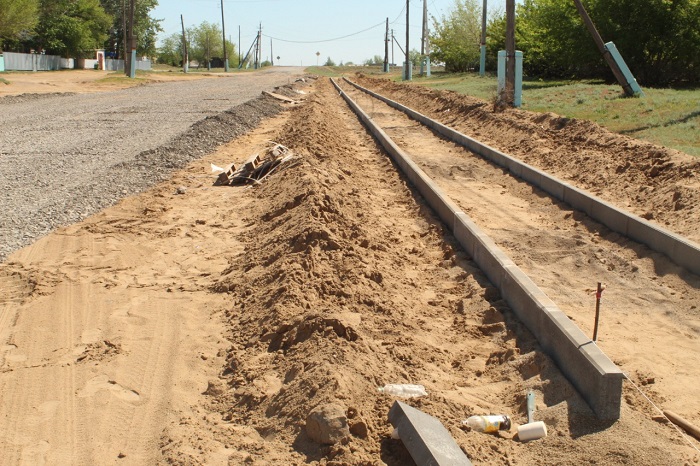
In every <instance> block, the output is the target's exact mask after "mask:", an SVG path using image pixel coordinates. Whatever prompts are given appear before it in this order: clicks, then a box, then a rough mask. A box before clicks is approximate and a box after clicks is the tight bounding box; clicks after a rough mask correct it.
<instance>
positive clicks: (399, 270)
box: [208, 81, 670, 465]
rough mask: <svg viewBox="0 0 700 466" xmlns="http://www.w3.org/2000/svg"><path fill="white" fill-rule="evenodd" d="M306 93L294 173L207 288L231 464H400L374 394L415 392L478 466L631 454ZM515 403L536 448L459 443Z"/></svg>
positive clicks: (293, 140) (327, 110)
mask: <svg viewBox="0 0 700 466" xmlns="http://www.w3.org/2000/svg"><path fill="white" fill-rule="evenodd" d="M317 87H318V91H317V93H315V94H314V95H313V97H311V98H310V99H309V101H308V102H307V104H305V105H304V106H303V107H299V108H296V109H295V110H293V111H292V115H291V116H290V119H289V122H288V123H287V124H286V126H285V127H284V129H283V130H282V131H281V132H280V133H281V134H279V135H276V137H275V141H277V142H279V143H281V144H284V145H286V146H287V147H289V148H290V149H291V150H292V151H294V153H296V154H297V155H299V156H300V160H299V162H298V163H297V164H296V165H294V166H293V167H291V168H288V169H286V170H285V171H283V172H281V173H280V174H279V175H278V176H276V177H275V178H274V179H271V180H269V181H268V182H266V183H265V184H263V185H262V186H260V187H256V188H254V189H253V190H251V191H249V192H251V193H253V195H254V196H255V198H256V202H255V206H254V207H252V208H250V209H248V210H246V211H245V213H244V214H243V215H244V219H243V221H244V222H245V223H246V224H248V225H249V232H248V233H247V234H246V235H244V236H242V237H241V240H242V241H244V243H245V250H244V251H243V252H241V253H238V254H233V255H231V256H230V258H229V264H230V265H229V267H228V268H227V269H226V271H224V272H223V274H222V276H221V277H220V279H219V280H218V281H217V283H215V284H214V285H213V286H212V289H213V290H215V291H218V292H228V293H230V296H231V299H232V303H233V304H232V307H231V308H230V309H229V310H228V311H227V312H226V315H227V316H228V319H229V321H230V324H231V330H230V338H231V340H232V342H233V344H232V347H231V348H230V350H229V351H228V352H227V356H226V358H227V366H226V368H225V369H224V371H223V373H222V378H223V380H224V381H225V382H224V383H225V385H226V388H224V389H217V390H208V392H210V393H211V394H212V395H211V398H212V405H211V406H212V409H214V410H216V411H218V413H219V414H220V415H221V417H222V418H223V419H224V421H225V422H227V423H230V425H232V426H246V429H250V430H249V431H246V432H247V433H246V435H245V436H244V438H242V439H241V438H236V437H235V436H233V435H232V436H231V437H230V438H229V439H228V440H227V441H226V443H228V444H229V445H233V446H234V447H235V448H236V449H237V450H238V453H237V455H238V456H237V457H236V458H234V457H232V458H231V459H232V460H239V461H240V462H244V461H245V462H246V464H270V463H278V464H281V463H286V464H300V463H304V462H315V461H318V462H320V464H333V465H349V464H353V465H360V464H390V465H399V464H411V463H412V460H411V459H410V457H409V456H408V455H407V452H406V450H405V449H404V447H403V445H402V444H401V442H400V441H397V440H392V439H391V438H390V433H391V430H392V427H391V426H390V424H389V423H388V420H387V414H388V411H389V408H390V407H391V405H392V404H393V401H394V399H393V398H392V397H390V396H387V395H384V394H382V393H380V392H379V391H378V390H377V387H380V386H383V385H385V384H387V383H420V384H423V385H425V386H426V389H427V391H428V393H429V396H428V397H426V398H419V399H416V400H412V401H410V403H411V404H412V405H414V406H416V407H418V408H419V409H421V410H424V411H425V412H428V413H429V414H431V415H433V416H436V417H438V418H439V419H440V420H441V421H442V422H443V423H444V424H445V426H446V427H447V428H448V430H449V431H450V433H451V434H452V435H453V436H454V437H455V439H456V440H457V442H458V444H459V445H461V446H462V448H463V449H464V450H465V451H466V452H467V454H468V455H469V457H470V458H471V459H472V460H473V461H475V462H476V463H477V464H515V463H523V462H524V463H523V464H534V463H535V462H537V461H538V458H541V456H542V455H543V454H545V453H546V454H551V452H550V451H551V450H552V449H553V450H554V451H559V450H561V453H558V454H556V455H555V456H556V457H557V461H558V463H559V464H580V463H581V461H583V459H584V458H586V457H589V455H592V454H593V451H595V452H596V453H595V455H602V456H604V457H606V458H614V457H615V456H614V455H615V454H616V453H615V452H618V450H619V448H618V447H617V442H618V440H617V439H618V436H619V435H623V436H624V437H625V438H629V439H630V441H634V442H640V443H639V445H638V446H639V448H640V449H642V446H643V442H644V440H643V439H644V438H645V435H644V434H643V433H642V432H640V431H639V429H638V428H637V427H636V426H634V425H633V424H632V423H627V424H625V425H622V426H620V425H618V426H616V427H615V428H614V429H608V427H610V426H609V425H608V424H605V423H600V422H598V421H597V420H596V419H595V417H594V416H593V415H592V413H591V411H590V409H589V408H588V407H587V405H586V404H585V403H584V402H583V401H582V400H581V398H580V396H579V395H578V394H577V393H576V391H575V390H574V389H573V388H572V387H571V386H570V385H569V383H568V382H567V381H566V380H565V379H564V378H563V377H562V376H561V374H560V373H559V371H558V370H557V369H556V367H555V366H554V364H553V363H552V362H551V360H550V359H549V358H548V357H546V356H544V355H542V354H541V353H540V352H539V351H537V350H538V346H537V344H536V342H535V340H534V339H533V338H532V336H531V335H530V333H529V332H528V331H527V330H525V329H524V328H523V327H522V326H521V325H520V324H519V322H518V321H517V320H516V319H515V317H514V316H513V314H512V312H511V311H510V309H509V308H508V306H507V305H506V303H505V302H504V301H502V300H501V298H500V295H499V293H498V291H497V290H496V289H495V288H493V287H492V286H491V285H490V284H489V283H488V281H487V280H486V279H485V277H484V276H483V275H482V274H481V272H480V271H478V269H476V268H475V266H474V264H473V262H471V261H470V260H469V259H468V258H467V257H466V256H465V255H464V254H463V253H461V252H459V251H458V247H457V246H455V243H454V240H453V238H452V237H451V236H450V235H449V234H446V233H445V231H444V230H443V228H442V226H441V225H440V223H439V221H437V219H436V218H435V217H434V216H433V215H432V214H431V213H430V212H429V211H428V209H427V208H426V207H425V206H424V205H423V202H422V200H421V199H420V198H417V197H415V196H414V195H413V194H412V193H411V191H410V190H409V189H408V188H407V186H406V184H405V182H404V181H402V180H401V178H400V177H399V175H398V174H397V172H396V169H395V167H393V166H392V165H391V163H390V162H389V161H388V159H387V158H386V157H385V156H384V155H383V154H382V153H381V152H380V151H379V150H378V149H377V148H376V146H375V144H374V142H373V141H372V140H371V139H370V138H369V137H368V136H367V135H366V134H365V133H364V131H363V130H362V129H361V128H360V127H359V124H358V122H357V120H356V119H355V118H354V117H353V116H351V115H350V114H349V113H348V112H343V113H339V112H337V111H336V110H335V107H336V106H337V105H339V104H340V101H339V98H338V97H337V95H335V92H334V91H333V90H332V88H331V87H330V84H329V83H328V82H327V81H326V82H323V83H319V85H318V86H317ZM526 389H533V390H536V391H537V392H538V393H539V394H540V396H542V397H543V399H544V400H545V401H546V404H547V406H549V407H548V408H543V409H542V412H541V413H540V415H541V416H542V417H541V418H542V419H544V420H546V421H547V423H548V425H549V426H550V428H551V429H552V430H551V432H553V435H552V436H551V437H550V439H549V440H548V441H547V443H544V442H542V443H540V444H531V445H523V444H520V443H518V442H515V441H513V440H512V439H511V437H512V436H513V434H512V433H504V434H502V435H500V436H490V435H484V434H479V433H476V432H467V431H465V430H463V429H462V428H461V424H460V421H461V420H462V419H465V418H466V417H468V416H469V415H471V414H487V413H498V412H502V413H508V414H511V415H513V418H514V421H515V422H520V423H522V422H525V417H524V403H525V397H524V393H525V390H526ZM630 399H631V400H635V402H636V401H637V399H636V397H635V396H634V395H633V394H630ZM329 404H332V405H337V406H340V407H341V408H342V409H344V410H345V413H346V418H347V422H348V427H349V432H350V436H349V437H347V438H344V439H342V440H341V441H340V442H338V443H336V444H334V445H327V446H323V445H319V444H317V443H315V442H314V441H313V440H311V438H310V437H309V435H308V434H307V431H306V426H305V420H306V419H307V416H308V415H309V413H310V412H312V411H313V410H314V409H315V408H318V407H319V406H324V405H329ZM626 413H628V412H627V411H626ZM627 415H629V416H631V417H634V418H637V416H638V415H637V414H635V413H628V414H626V416H627ZM606 429H608V430H606ZM582 435H585V440H582V439H579V437H581V436H582ZM574 439H578V440H576V441H574ZM632 439H639V440H632ZM647 440H648V439H647ZM569 448H573V451H568V449H569ZM564 449H566V450H567V452H566V453H564V452H563V450H564ZM630 450H631V451H634V450H636V448H635V449H630ZM648 454H649V452H648V451H647V452H645V453H644V455H648ZM667 454H670V453H669V452H664V454H663V455H661V456H659V457H658V458H656V457H655V459H653V460H652V462H653V461H662V460H661V458H662V457H664V458H665V457H666V456H665V455H667ZM654 455H655V454H652V456H654ZM625 457H626V458H630V459H632V460H633V461H636V462H640V463H644V462H645V461H646V460H645V459H644V458H648V456H644V458H642V456H638V455H637V454H635V453H625ZM613 462H614V461H613ZM647 464H651V463H649V462H648V461H647Z"/></svg>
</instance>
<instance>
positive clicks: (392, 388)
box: [378, 383, 428, 398]
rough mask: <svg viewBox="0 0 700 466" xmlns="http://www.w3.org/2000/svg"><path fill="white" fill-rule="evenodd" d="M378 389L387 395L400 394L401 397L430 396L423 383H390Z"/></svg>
mask: <svg viewBox="0 0 700 466" xmlns="http://www.w3.org/2000/svg"><path fill="white" fill-rule="evenodd" d="M378 390H379V391H380V392H382V393H386V394H387V395H392V396H398V397H401V398H418V397H420V396H428V393H427V392H426V391H425V387H424V386H423V385H412V384H394V383H390V384H387V385H384V386H383V387H379V388H378Z"/></svg>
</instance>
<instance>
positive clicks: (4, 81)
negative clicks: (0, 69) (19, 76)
mask: <svg viewBox="0 0 700 466" xmlns="http://www.w3.org/2000/svg"><path fill="white" fill-rule="evenodd" d="M0 83H3V84H10V81H8V80H7V79H5V78H0Z"/></svg>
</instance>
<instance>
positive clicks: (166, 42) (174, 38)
mask: <svg viewBox="0 0 700 466" xmlns="http://www.w3.org/2000/svg"><path fill="white" fill-rule="evenodd" d="M157 59H158V63H165V64H168V65H172V66H180V65H181V64H182V34H180V33H174V34H171V35H169V36H167V37H166V38H165V39H163V40H162V42H161V44H160V47H158V52H157Z"/></svg>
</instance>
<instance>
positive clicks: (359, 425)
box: [350, 421, 369, 439]
mask: <svg viewBox="0 0 700 466" xmlns="http://www.w3.org/2000/svg"><path fill="white" fill-rule="evenodd" d="M350 433H351V434H352V435H354V436H355V437H359V438H363V439H364V438H367V435H368V434H369V429H367V424H365V423H364V422H363V421H358V422H354V423H352V424H351V425H350Z"/></svg>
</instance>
